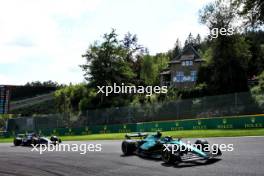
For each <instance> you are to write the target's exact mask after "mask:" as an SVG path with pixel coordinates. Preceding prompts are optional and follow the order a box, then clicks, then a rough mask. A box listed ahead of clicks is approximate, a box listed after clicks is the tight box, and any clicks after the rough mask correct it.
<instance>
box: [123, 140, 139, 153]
mask: <svg viewBox="0 0 264 176" xmlns="http://www.w3.org/2000/svg"><path fill="white" fill-rule="evenodd" d="M121 148H122V152H123V154H124V155H125V156H127V155H132V154H133V153H134V152H135V151H136V143H135V142H134V141H128V140H126V141H123V142H122V145H121Z"/></svg>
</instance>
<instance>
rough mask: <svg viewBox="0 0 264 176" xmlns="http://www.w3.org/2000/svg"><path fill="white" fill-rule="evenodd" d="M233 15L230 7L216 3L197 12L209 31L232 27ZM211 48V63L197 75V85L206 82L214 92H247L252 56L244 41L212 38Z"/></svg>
mask: <svg viewBox="0 0 264 176" xmlns="http://www.w3.org/2000/svg"><path fill="white" fill-rule="evenodd" d="M234 12H235V9H234V7H233V6H232V4H230V3H228V1H222V0H218V1H216V2H214V3H211V4H208V5H207V6H206V7H205V8H204V9H203V10H202V11H200V21H201V22H202V23H203V24H206V25H207V26H208V28H209V29H210V30H211V29H213V28H218V29H221V28H225V29H228V28H235V26H234V25H233V21H234V19H235V14H234ZM211 47H212V58H211V63H209V64H208V65H207V66H206V67H203V68H202V69H203V71H202V72H203V74H198V80H199V83H206V84H207V85H208V86H209V89H210V90H211V91H213V92H215V93H231V92H239V91H246V90H247V89H248V88H247V75H246V69H247V62H248V60H249V59H250V57H251V54H250V52H249V45H248V44H247V42H246V41H245V38H244V37H243V36H241V35H239V34H234V35H230V36H227V35H219V36H218V38H216V39H212V44H211ZM204 74H205V75H210V77H209V78H206V79H204V78H203V77H201V76H202V75H204ZM207 77H208V76H207ZM227 85H228V86H227Z"/></svg>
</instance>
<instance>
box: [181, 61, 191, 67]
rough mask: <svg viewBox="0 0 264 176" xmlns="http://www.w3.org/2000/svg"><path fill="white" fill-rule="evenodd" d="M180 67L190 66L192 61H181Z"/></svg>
mask: <svg viewBox="0 0 264 176" xmlns="http://www.w3.org/2000/svg"><path fill="white" fill-rule="evenodd" d="M181 65H182V66H192V65H193V61H191V60H186V61H182V63H181Z"/></svg>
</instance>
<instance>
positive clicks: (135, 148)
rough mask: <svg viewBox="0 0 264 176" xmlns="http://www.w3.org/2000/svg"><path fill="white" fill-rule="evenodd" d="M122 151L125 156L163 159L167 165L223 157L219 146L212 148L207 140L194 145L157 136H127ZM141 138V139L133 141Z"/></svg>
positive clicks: (158, 134)
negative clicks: (134, 155)
mask: <svg viewBox="0 0 264 176" xmlns="http://www.w3.org/2000/svg"><path fill="white" fill-rule="evenodd" d="M125 137H126V139H125V140H124V141H123V142H122V146H121V149H122V151H123V154H124V155H133V154H136V155H139V156H142V157H150V158H156V159H162V160H163V161H164V162H165V163H180V162H185V161H196V160H210V159H212V158H216V157H218V156H221V155H222V152H221V150H220V149H219V148H218V147H217V146H213V145H212V146H210V145H209V143H208V142H207V141H206V140H196V142H195V143H194V144H190V143H184V142H183V141H182V140H181V139H176V140H175V139H173V138H172V137H170V136H166V137H162V134H161V133H160V132H157V134H152V135H151V134H150V135H149V134H147V133H136V134H127V135H126V136H125ZM132 138H140V139H132Z"/></svg>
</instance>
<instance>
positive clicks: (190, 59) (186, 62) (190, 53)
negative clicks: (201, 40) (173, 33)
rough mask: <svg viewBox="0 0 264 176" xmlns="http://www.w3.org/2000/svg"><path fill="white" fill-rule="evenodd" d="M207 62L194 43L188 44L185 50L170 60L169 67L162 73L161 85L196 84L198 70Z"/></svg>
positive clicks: (182, 86) (187, 85)
mask: <svg viewBox="0 0 264 176" xmlns="http://www.w3.org/2000/svg"><path fill="white" fill-rule="evenodd" d="M203 62H205V61H204V60H203V59H202V58H201V57H200V55H199V54H198V52H197V51H196V50H195V49H194V47H193V46H192V45H187V46H185V48H184V49H183V51H182V52H181V53H180V54H179V55H178V56H177V57H176V58H174V59H173V60H171V61H170V62H169V66H168V68H166V69H164V70H163V71H162V72H161V73H160V83H161V86H168V87H177V88H186V87H192V86H194V84H195V82H196V79H197V72H198V69H199V67H200V66H201V65H202V63H203Z"/></svg>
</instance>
